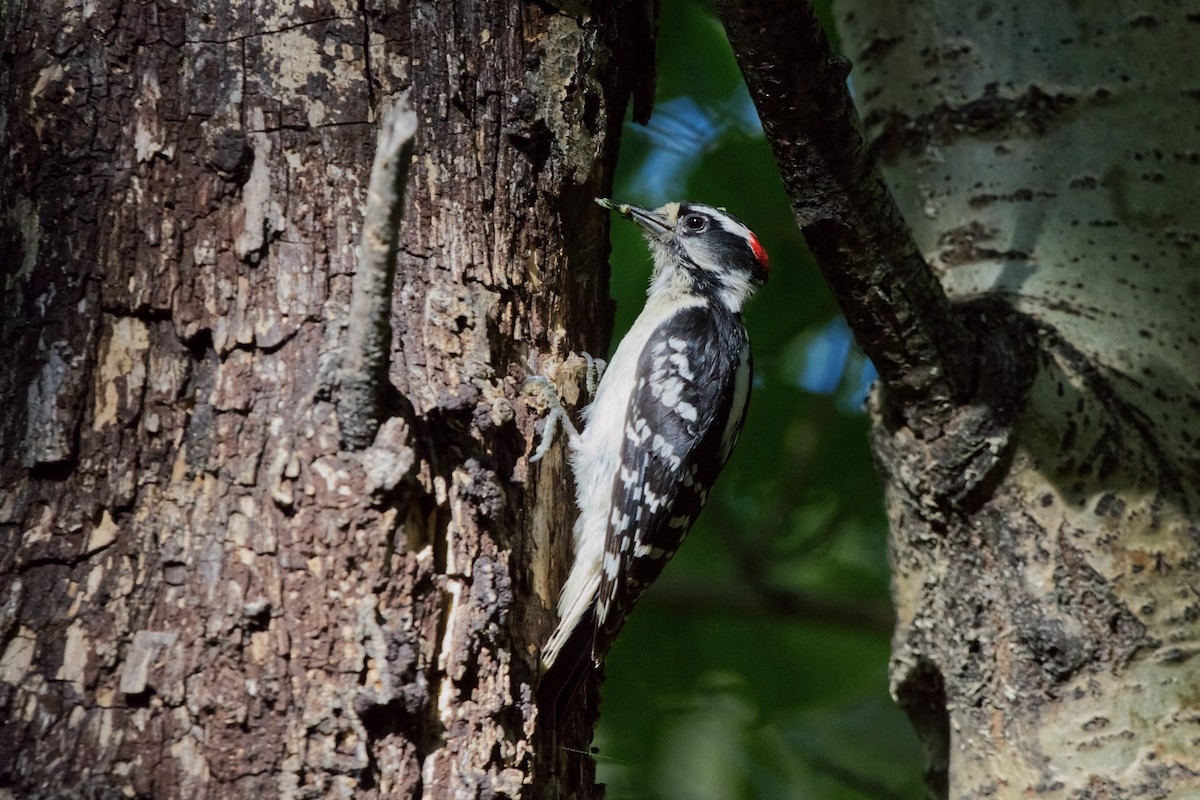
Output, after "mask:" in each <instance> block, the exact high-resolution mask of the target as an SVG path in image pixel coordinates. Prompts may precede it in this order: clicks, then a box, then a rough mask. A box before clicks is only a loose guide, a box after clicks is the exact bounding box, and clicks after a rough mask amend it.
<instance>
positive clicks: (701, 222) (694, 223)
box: [683, 214, 708, 233]
mask: <svg viewBox="0 0 1200 800" xmlns="http://www.w3.org/2000/svg"><path fill="white" fill-rule="evenodd" d="M707 225H708V219H707V218H705V217H703V216H701V215H700V214H688V215H687V216H686V217H684V218H683V227H685V228H687V229H688V230H689V231H691V232H692V233H699V232H700V231H702V230H704V228H705V227H706V226H707Z"/></svg>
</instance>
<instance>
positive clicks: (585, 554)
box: [558, 294, 703, 628]
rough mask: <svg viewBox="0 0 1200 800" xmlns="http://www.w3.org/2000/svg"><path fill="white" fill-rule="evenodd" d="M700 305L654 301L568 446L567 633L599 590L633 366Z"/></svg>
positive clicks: (690, 299) (684, 299)
mask: <svg viewBox="0 0 1200 800" xmlns="http://www.w3.org/2000/svg"><path fill="white" fill-rule="evenodd" d="M700 305H703V301H702V300H700V299H699V298H697V297H695V296H693V295H682V296H681V295H678V294H676V295H675V296H673V297H664V298H662V299H660V300H652V301H650V302H648V303H647V304H646V307H645V308H644V309H642V313H641V314H640V315H639V316H638V318H637V320H636V321H635V322H634V323H633V327H632V328H630V329H629V333H627V334H626V335H625V338H624V339H622V340H621V343H620V344H619V345H618V346H617V351H616V353H614V354H613V357H612V360H611V361H610V362H609V364H608V369H606V370H605V372H604V377H603V378H601V380H600V386H599V387H598V388H597V390H596V398H595V400H593V401H592V403H591V405H589V406H588V407H587V408H586V409H584V412H583V418H584V424H585V426H586V427H585V428H584V430H583V434H582V435H581V436H580V437H579V440H578V442H573V443H572V448H571V467H572V470H573V471H574V473H575V494H576V500H577V501H578V504H579V510H580V513H579V518H578V519H577V520H576V521H575V532H574V546H575V565H574V567H573V568H572V570H571V575H570V577H569V578H568V579H567V583H566V585H565V586H564V587H563V591H562V595H561V596H560V597H559V602H558V611H559V615H560V617H561V618H562V620H563V622H562V623H560V627H561V628H569V627H570V626H569V625H568V624H567V623H566V620H567V619H568V617H571V618H573V619H578V618H579V617H581V616H582V615H583V613H584V612H585V611H586V610H587V606H588V604H589V603H590V602H591V600H592V599H593V598H594V597H595V594H596V592H597V591H598V589H599V585H600V570H601V567H602V564H603V561H604V540H605V537H606V535H607V532H608V519H609V515H610V514H611V513H612V491H613V481H614V480H615V479H616V476H617V472H618V470H619V469H620V463H621V445H622V442H623V440H624V429H625V415H626V413H627V412H628V410H629V400H630V396H631V395H632V394H633V390H634V387H635V386H636V385H637V381H638V375H637V366H638V361H639V359H640V358H641V355H642V351H643V350H644V349H645V347H646V342H647V341H648V340H649V339H650V335H651V334H652V333H654V330H655V329H656V328H657V327H658V326H659V324H660V323H662V321H663V320H665V319H668V318H669V317H671V316H672V315H674V314H676V313H678V312H679V311H680V310H682V309H684V308H689V307H692V306H700Z"/></svg>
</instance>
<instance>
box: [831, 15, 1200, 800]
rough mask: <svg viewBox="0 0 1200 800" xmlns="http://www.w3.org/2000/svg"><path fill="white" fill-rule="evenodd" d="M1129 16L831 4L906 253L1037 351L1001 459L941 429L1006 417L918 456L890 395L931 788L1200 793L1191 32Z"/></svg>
mask: <svg viewBox="0 0 1200 800" xmlns="http://www.w3.org/2000/svg"><path fill="white" fill-rule="evenodd" d="M1136 5H1137V8H1136V9H1135V8H1134V7H1133V5H1132V4H1122V3H1117V4H1104V3H1085V4H1067V5H1064V4H1057V3H1054V4H1044V5H1043V6H1038V5H1037V4H1032V5H1031V4H1021V5H1020V6H1017V5H1013V4H1008V5H993V4H987V3H985V4H964V3H959V2H939V1H938V0H929V1H928V2H907V3H899V4H898V3H877V2H859V1H858V0H839V2H838V4H837V14H838V19H839V23H840V26H841V33H842V35H843V41H844V43H845V44H844V46H845V49H846V51H847V53H848V54H849V55H850V56H851V58H852V59H853V60H854V61H855V70H854V73H853V86H854V90H855V92H856V97H857V98H858V99H859V104H860V108H861V111H862V113H863V115H864V119H865V122H866V125H867V129H868V134H869V138H870V139H871V140H872V141H873V146H874V149H875V151H876V153H877V154H878V155H879V156H880V158H881V160H882V162H883V164H884V167H885V172H886V174H887V177H888V180H889V183H890V184H891V186H892V188H893V192H894V194H895V196H896V198H897V200H898V202H899V205H900V207H901V209H902V211H903V212H904V214H905V217H906V219H907V221H908V223H909V226H910V228H911V230H912V232H913V235H914V237H915V239H916V242H917V244H918V245H919V247H920V248H921V250H922V252H923V253H924V254H925V256H926V259H927V260H928V262H929V263H930V264H931V265H932V266H933V268H934V269H935V270H936V272H937V274H938V276H939V277H940V279H941V282H942V284H943V285H944V286H945V287H946V291H947V293H948V294H949V295H950V297H951V299H952V300H954V301H955V302H956V304H957V306H958V308H959V309H960V313H961V314H963V315H964V318H966V319H969V320H973V322H972V323H971V324H972V326H973V327H974V328H975V329H976V330H980V331H984V332H985V336H984V339H983V341H990V342H1004V341H1008V342H1011V343H1012V351H1013V352H1015V353H1019V352H1021V351H1022V350H1029V349H1031V350H1032V351H1033V352H1035V354H1036V355H1035V357H1034V358H1031V359H1030V360H1029V361H1028V364H1027V365H1026V367H1025V368H1023V369H1020V370H1018V372H1017V375H1018V378H1017V380H1016V382H1015V383H1016V386H1017V388H1019V389H1021V390H1022V391H1021V392H1019V393H1018V397H1019V404H1018V406H1017V408H1016V409H1015V413H1013V414H1012V415H1011V417H1012V420H1013V421H1012V423H1011V424H1009V425H1005V426H1004V427H1003V428H998V429H997V430H996V432H995V434H994V435H992V436H990V437H988V438H987V439H986V440H984V441H983V442H981V443H980V446H981V447H984V448H988V449H990V450H991V451H992V452H993V453H994V454H995V455H996V456H997V458H996V459H995V463H996V466H995V468H994V469H991V470H987V471H983V472H980V473H973V472H972V471H971V470H970V469H965V470H964V469H963V468H962V463H963V462H958V461H956V460H955V458H956V457H957V455H961V454H955V453H954V450H955V447H954V445H955V441H954V438H953V428H954V425H959V426H960V427H961V426H964V425H965V426H966V427H968V428H969V427H970V426H971V424H972V423H971V422H970V420H971V419H972V418H975V419H982V418H984V417H988V416H991V417H993V418H997V417H1000V418H1002V417H1003V416H1004V414H1003V413H1002V412H999V410H998V409H996V408H989V407H987V406H986V405H978V404H977V405H971V404H965V405H963V406H961V407H960V408H959V409H958V411H957V414H958V419H957V420H956V422H955V423H953V424H952V426H951V427H950V428H949V429H948V431H949V435H946V434H943V435H942V436H941V437H940V438H935V439H933V440H925V441H922V440H921V438H920V437H919V436H916V435H914V432H913V431H912V430H910V429H909V428H908V427H907V426H905V425H903V424H900V423H898V422H897V420H898V419H902V418H903V417H899V416H897V415H895V414H894V413H893V411H892V410H890V409H889V408H888V398H887V397H886V395H881V396H879V397H877V402H876V404H875V409H874V411H875V422H876V436H875V442H876V449H877V453H878V455H879V460H880V462H881V465H882V470H883V472H884V474H885V478H886V483H887V490H888V502H889V508H890V516H891V522H892V549H893V561H894V569H895V579H894V596H895V601H896V606H897V614H898V620H899V621H898V626H897V630H896V633H895V639H894V654H893V659H892V665H891V673H892V686H893V691H894V693H895V695H896V697H897V699H898V700H899V702H900V703H901V705H902V706H903V707H904V708H905V709H906V710H907V711H908V713H909V715H910V716H911V718H912V719H913V721H914V722H915V723H916V725H917V727H918V729H919V731H920V733H921V735H922V736H923V738H924V740H925V743H926V744H927V746H928V749H929V751H930V754H931V764H930V785H931V790H932V794H933V796H935V797H955V798H969V797H1029V796H1038V797H1063V798H1066V797H1114V798H1115V797H1167V796H1172V797H1183V796H1185V795H1186V796H1191V793H1195V792H1200V756H1198V755H1197V754H1198V753H1200V751H1198V750H1197V748H1196V742H1197V740H1198V739H1200V716H1198V715H1197V712H1196V704H1195V699H1194V694H1195V687H1196V686H1197V685H1200V659H1195V658H1193V656H1195V655H1196V653H1197V642H1200V593H1198V592H1197V590H1196V587H1197V586H1200V553H1198V552H1197V544H1198V534H1200V520H1198V518H1197V509H1198V507H1200V506H1198V504H1200V493H1198V492H1197V487H1198V486H1200V474H1198V470H1197V465H1198V463H1200V462H1198V460H1197V455H1198V453H1197V442H1198V440H1200V428H1198V427H1197V422H1196V421H1197V411H1198V410H1200V406H1198V404H1197V397H1198V396H1200V392H1198V387H1197V377H1198V376H1200V355H1198V354H1200V346H1198V343H1197V339H1198V337H1200V315H1198V314H1197V313H1196V306H1197V301H1198V299H1200V293H1198V292H1200V289H1198V286H1200V284H1198V283H1197V278H1196V273H1195V267H1196V261H1197V255H1198V253H1200V208H1198V203H1197V200H1196V191H1195V187H1196V186H1197V185H1198V184H1200V156H1198V154H1197V148H1196V141H1197V131H1198V130H1200V126H1198V124H1197V123H1198V121H1200V109H1198V107H1197V104H1196V99H1197V98H1196V93H1197V86H1200V61H1197V59H1196V58H1195V57H1194V53H1196V52H1197V51H1198V50H1200V24H1198V23H1200V18H1198V17H1197V15H1196V14H1194V13H1191V12H1189V11H1187V10H1185V9H1183V8H1180V7H1179V6H1178V4H1174V3H1171V2H1152V3H1139V4H1136ZM989 380H990V376H989V375H988V374H984V375H981V376H980V382H981V384H984V385H986V384H987V383H988V381H989ZM1026 386H1027V388H1025V387H1026ZM998 412H999V413H998Z"/></svg>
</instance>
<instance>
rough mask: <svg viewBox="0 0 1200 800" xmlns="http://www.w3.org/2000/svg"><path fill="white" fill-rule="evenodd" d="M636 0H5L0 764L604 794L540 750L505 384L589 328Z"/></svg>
mask: <svg viewBox="0 0 1200 800" xmlns="http://www.w3.org/2000/svg"><path fill="white" fill-rule="evenodd" d="M647 13H648V11H647V9H646V8H645V7H643V6H641V5H633V4H629V5H625V4H622V5H620V6H619V7H618V8H617V9H616V10H612V9H609V8H608V6H605V7H604V11H603V13H600V14H597V15H591V14H588V13H586V12H585V11H584V10H583V9H582V8H578V9H577V8H575V7H572V8H571V10H570V11H564V12H561V13H560V12H553V11H552V10H550V9H548V8H546V7H542V6H536V5H528V4H510V3H494V4H490V5H486V4H478V3H456V2H452V0H439V2H431V3H423V4H410V3H399V4H390V3H383V2H374V1H373V0H368V2H365V3H361V2H351V0H318V2H316V3H309V4H302V5H301V7H294V4H291V3H282V4H279V3H272V2H267V3H265V4H264V3H256V4H253V6H251V5H250V4H247V3H245V2H239V1H237V0H212V2H209V3H203V4H201V5H200V6H193V7H187V8H185V7H183V6H173V5H170V4H147V3H127V2H118V1H117V0H98V1H97V2H94V3H88V4H85V5H83V6H79V5H77V4H72V3H65V2H49V3H37V4H33V3H22V2H18V3H7V4H5V5H4V6H3V9H2V10H0V29H2V30H3V36H2V37H0V38H2V40H3V42H4V45H3V47H4V53H5V60H6V64H7V67H8V68H7V70H6V71H5V72H3V73H0V104H2V105H0V142H2V145H3V146H0V154H2V155H0V159H2V161H0V253H3V257H2V259H0V271H2V272H3V276H4V286H5V291H4V294H3V300H2V301H0V302H3V304H4V308H3V312H2V314H0V343H2V344H3V346H4V348H5V350H6V351H7V352H8V353H10V354H11V355H10V367H9V369H6V370H3V371H0V397H2V398H3V400H4V403H3V406H4V408H5V409H6V412H5V413H4V414H3V415H0V442H2V443H3V447H2V450H0V451H2V452H3V458H2V459H0V481H2V482H3V484H4V486H5V492H4V494H3V496H2V497H0V531H2V533H3V539H4V542H5V543H6V544H5V546H4V547H3V548H0V720H3V724H0V786H3V787H6V788H7V789H9V790H10V791H11V792H13V793H14V794H15V795H17V796H21V797H77V796H79V797H82V796H89V797H90V796H109V795H112V796H118V795H120V796H129V797H146V798H150V797H153V798H156V800H157V799H161V798H208V797H230V798H237V797H246V798H251V797H252V798H261V797H297V798H298V797H321V798H326V797H356V798H371V797H420V796H424V797H435V798H437V797H447V796H455V797H476V796H478V797H483V796H488V797H514V798H516V797H543V796H550V793H551V791H555V792H558V793H560V794H561V795H562V796H572V797H587V796H591V794H592V793H594V792H595V789H594V788H593V786H592V783H593V780H592V773H591V765H590V762H589V761H588V760H586V759H579V758H572V757H570V756H569V755H563V753H566V752H567V751H566V750H565V749H564V750H563V751H561V752H558V751H555V752H553V753H550V752H549V751H547V757H536V758H535V755H537V753H538V751H537V750H536V749H535V738H536V737H538V736H540V735H542V734H540V732H539V731H538V720H537V717H536V713H535V710H534V708H533V705H532V699H531V695H532V693H531V686H532V682H533V678H534V674H535V670H536V664H537V650H538V647H539V645H540V644H541V641H542V640H543V639H544V638H545V636H546V635H547V634H548V632H549V630H550V628H551V627H552V620H551V617H552V612H551V609H552V608H553V599H554V595H555V593H556V591H557V586H558V581H559V579H560V575H559V574H558V571H559V570H560V568H561V567H560V564H561V561H562V560H563V558H564V557H565V554H566V542H567V539H568V538H569V536H568V533H567V532H568V531H569V528H570V515H571V513H572V508H571V503H570V496H571V495H570V492H568V491H563V486H564V485H565V484H564V481H566V480H567V476H566V474H565V471H564V469H563V465H562V464H561V462H559V461H558V460H557V458H552V459H548V461H549V462H550V463H548V464H546V465H545V466H543V467H542V468H541V469H540V471H539V470H533V471H531V470H529V469H528V465H527V462H526V457H527V454H528V453H529V452H530V447H529V441H530V439H531V437H532V433H533V430H534V426H535V424H536V422H537V421H538V414H537V409H535V408H533V407H532V405H531V402H530V399H529V398H528V397H526V396H524V395H522V394H521V392H520V389H521V386H522V383H523V381H524V378H525V376H526V375H527V374H528V372H529V371H530V369H531V368H535V367H539V366H540V365H541V363H542V362H543V361H545V360H547V359H549V360H551V361H554V360H564V359H565V357H566V355H567V354H568V353H569V352H571V351H573V350H578V349H589V348H590V349H592V350H601V349H603V347H602V344H603V342H604V341H606V336H607V325H608V308H607V304H606V303H604V302H597V300H598V299H599V298H606V297H607V292H606V289H607V286H606V283H605V274H606V271H605V269H604V267H605V254H606V252H607V242H606V239H607V237H606V233H605V232H606V227H605V225H606V221H605V217H604V215H603V214H601V213H599V210H598V209H596V208H595V207H594V206H593V205H592V203H591V198H592V197H593V196H595V195H598V194H603V193H605V192H604V190H605V188H606V186H607V184H608V181H609V176H610V172H611V167H612V164H613V159H614V157H615V153H616V145H617V138H618V134H619V131H620V125H621V121H622V118H623V115H624V109H625V106H626V103H627V102H628V100H629V98H630V96H631V94H632V93H633V91H634V89H635V84H634V81H635V80H636V79H637V77H638V76H639V75H640V74H645V73H644V67H645V64H646V62H647V59H649V58H651V57H652V56H651V55H648V53H649V52H650V51H651V48H652V40H651V39H650V38H649V36H650V33H649V30H648V29H647V28H646V27H645V19H646V16H647ZM403 91H410V92H411V95H410V96H411V101H412V105H413V107H414V108H415V109H416V110H417V112H418V115H419V117H420V119H419V128H418V135H417V138H416V142H415V147H414V155H413V159H412V163H411V166H410V173H409V187H408V192H407V195H406V198H405V202H404V209H403V211H404V214H403V216H404V222H403V225H402V228H401V237H400V242H399V257H398V261H397V281H396V291H395V295H394V298H393V299H392V315H393V319H392V325H393V352H392V354H391V359H390V362H391V374H390V379H391V381H392V383H393V384H394V385H395V388H396V390H398V393H399V395H400V399H399V400H398V401H397V402H396V404H395V406H396V407H395V408H392V409H390V410H391V413H392V414H394V416H391V417H390V418H388V419H386V420H383V421H382V425H380V427H379V430H378V433H377V434H376V435H375V437H374V441H373V443H370V446H368V447H366V448H365V449H361V450H353V451H350V450H346V449H343V446H342V435H341V430H340V427H339V418H338V410H337V408H336V398H334V397H333V396H331V393H330V389H329V387H330V386H332V385H334V380H333V378H334V377H335V376H336V371H337V366H338V358H337V355H338V353H339V352H340V347H341V345H342V342H341V336H342V327H341V322H342V321H343V320H344V319H345V316H346V313H347V304H348V303H349V300H350V294H351V291H350V287H351V276H352V275H353V273H354V270H355V263H356V262H355V256H354V254H355V248H356V245H357V243H358V240H359V234H360V232H361V229H362V224H363V222H362V219H363V207H364V203H365V201H366V184H367V179H368V174H369V168H370V164H371V161H372V155H373V152H374V144H375V137H376V131H377V124H378V120H377V112H378V110H379V109H380V108H381V106H382V105H384V104H385V103H386V102H387V101H388V100H390V99H392V98H394V97H396V96H397V95H398V94H399V93H401V92H403ZM565 331H570V332H571V334H570V336H568V335H567V334H566V333H564V332H565ZM565 375H566V373H564V376H565ZM551 565H553V568H552V566H551ZM593 717H594V712H590V713H588V712H585V713H583V714H581V715H580V719H579V720H578V721H577V724H576V726H575V727H574V728H572V729H571V730H568V731H567V732H566V733H565V734H564V738H565V741H563V742H562V744H564V745H570V746H571V747H573V748H575V749H578V750H584V749H585V748H586V742H587V741H588V739H589V738H590V724H591V722H592V719H593Z"/></svg>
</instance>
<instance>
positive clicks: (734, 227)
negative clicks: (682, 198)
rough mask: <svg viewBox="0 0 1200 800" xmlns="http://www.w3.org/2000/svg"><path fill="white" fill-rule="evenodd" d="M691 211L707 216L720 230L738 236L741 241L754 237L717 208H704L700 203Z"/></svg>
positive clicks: (744, 227)
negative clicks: (715, 222)
mask: <svg viewBox="0 0 1200 800" xmlns="http://www.w3.org/2000/svg"><path fill="white" fill-rule="evenodd" d="M692 210H693V211H701V212H704V213H706V214H708V215H709V216H710V217H712V218H713V219H714V220H716V221H717V224H718V225H720V226H721V230H723V231H727V232H728V233H732V234H733V235H734V236H740V237H742V238H743V239H749V238H750V237H751V236H753V235H754V234H753V233H751V232H750V229H749V228H747V227H746V226H745V225H743V224H741V223H740V222H737V221H736V220H734V219H731V218H730V217H729V214H728V213H726V212H724V211H722V210H721V209H719V208H713V207H712V206H706V205H702V204H700V203H696V204H694V205H693V206H692Z"/></svg>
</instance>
